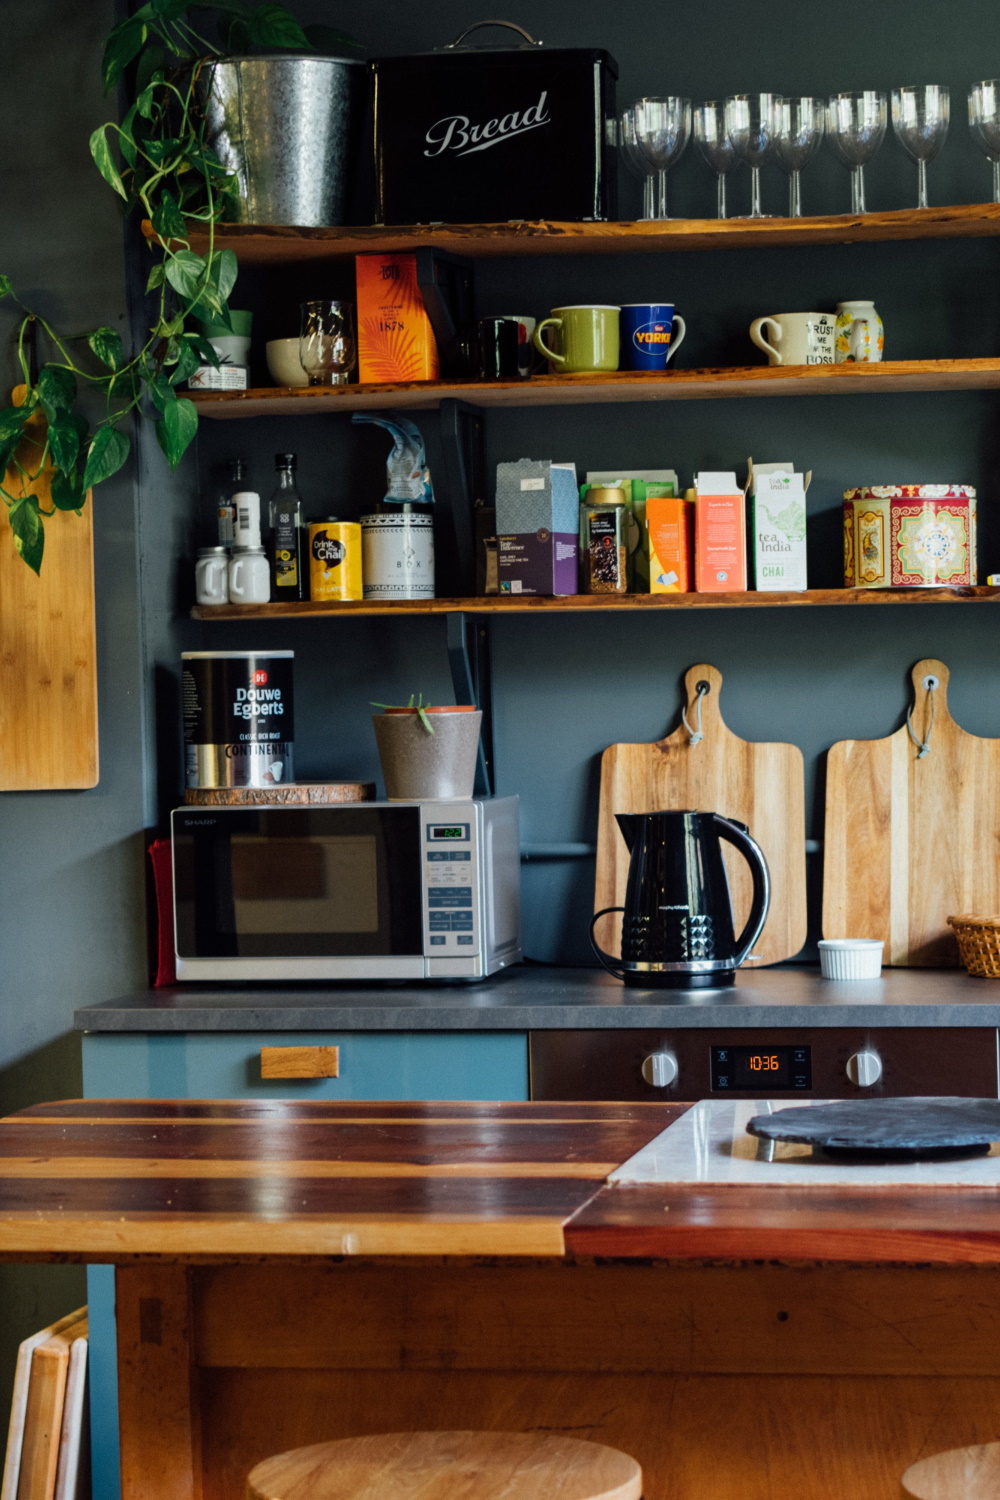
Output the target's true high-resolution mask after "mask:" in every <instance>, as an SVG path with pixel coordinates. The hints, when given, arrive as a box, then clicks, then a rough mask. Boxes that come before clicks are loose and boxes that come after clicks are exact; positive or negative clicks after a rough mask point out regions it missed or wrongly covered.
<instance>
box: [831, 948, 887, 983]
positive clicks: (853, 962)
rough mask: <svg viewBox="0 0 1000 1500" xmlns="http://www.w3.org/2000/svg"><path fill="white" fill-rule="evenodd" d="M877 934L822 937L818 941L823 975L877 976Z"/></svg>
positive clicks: (879, 953) (879, 961)
mask: <svg viewBox="0 0 1000 1500" xmlns="http://www.w3.org/2000/svg"><path fill="white" fill-rule="evenodd" d="M884 946H885V945H884V943H882V942H881V941H880V940H879V939H878V938H824V939H823V940H822V941H821V942H820V944H819V967H820V972H821V973H822V975H823V978H824V979H877V978H878V977H879V975H880V974H881V972H882V949H883V947H884Z"/></svg>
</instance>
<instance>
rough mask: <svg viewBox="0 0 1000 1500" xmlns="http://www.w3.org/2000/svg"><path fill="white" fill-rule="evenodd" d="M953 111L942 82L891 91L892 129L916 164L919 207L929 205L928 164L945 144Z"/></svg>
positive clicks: (949, 97)
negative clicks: (949, 118)
mask: <svg viewBox="0 0 1000 1500" xmlns="http://www.w3.org/2000/svg"><path fill="white" fill-rule="evenodd" d="M950 111H951V96H950V94H949V92H948V90H947V88H943V87H942V86H941V84H939V83H925V84H917V85H914V86H911V87H908V88H902V89H893V91H892V128H893V130H894V131H895V132H896V139H897V140H898V141H899V144H900V145H901V146H902V148H903V150H904V151H905V152H906V154H907V156H911V157H912V158H913V160H914V161H915V162H916V164H917V207H918V208H926V207H927V163H928V162H929V161H932V160H933V158H934V157H935V156H937V154H938V152H939V151H940V150H941V147H942V146H943V145H944V140H945V136H946V135H947V134H948V117H949V114H950Z"/></svg>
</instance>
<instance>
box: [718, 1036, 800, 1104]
mask: <svg viewBox="0 0 1000 1500" xmlns="http://www.w3.org/2000/svg"><path fill="white" fill-rule="evenodd" d="M810 1088H812V1049H811V1048H810V1047H806V1046H801V1047H799V1046H781V1047H771V1046H759V1047H745V1046H739V1047H713V1048H712V1090H713V1092H715V1091H716V1090H718V1091H719V1092H720V1093H729V1092H732V1093H736V1094H740V1093H746V1092H749V1091H751V1090H753V1091H754V1092H757V1091H759V1092H760V1093H779V1094H780V1093H784V1092H786V1091H788V1092H795V1091H797V1090H799V1089H810Z"/></svg>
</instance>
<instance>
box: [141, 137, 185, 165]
mask: <svg viewBox="0 0 1000 1500" xmlns="http://www.w3.org/2000/svg"><path fill="white" fill-rule="evenodd" d="M180 145H181V142H180V137H179V136H176V135H165V136H163V137H162V139H160V140H157V139H156V138H155V137H154V138H153V139H152V140H148V141H144V142H143V147H142V149H143V150H144V151H145V153H146V155H147V156H148V157H149V159H150V161H154V162H157V163H160V162H163V161H164V160H165V159H166V158H167V157H168V156H176V154H177V152H178V151H179V150H180Z"/></svg>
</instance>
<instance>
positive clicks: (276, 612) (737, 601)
mask: <svg viewBox="0 0 1000 1500" xmlns="http://www.w3.org/2000/svg"><path fill="white" fill-rule="evenodd" d="M989 601H992V602H994V603H997V602H1000V588H985V587H981V588H966V587H961V588H926V589H808V590H806V591H805V592H804V593H800V594H771V593H756V592H755V593H746V594H625V595H620V594H567V595H563V596H560V597H559V598H550V597H548V596H547V595H527V596H523V595H522V596H521V597H520V598H512V597H509V596H500V595H497V594H491V595H488V596H487V597H486V598H482V599H478V598H477V599H392V600H381V601H378V602H376V601H374V600H373V601H368V602H361V601H359V602H356V603H355V602H349V603H340V602H338V603H324V602H320V601H316V600H310V599H306V600H303V601H302V602H301V603H295V604H285V603H282V604H215V605H198V606H196V607H195V608H194V609H193V610H192V611H191V613H192V615H193V616H194V618H195V619H196V620H281V619H285V620H302V619H312V618H317V617H322V618H324V619H335V618H339V619H348V618H351V617H353V618H355V619H357V618H358V617H359V616H371V615H453V614H476V615H505V614H506V615H537V614H545V613H561V614H565V613H567V611H568V612H570V613H573V614H588V613H591V612H593V611H599V610H612V611H616V610H636V609H645V610H659V609H667V610H670V609H773V608H774V607H775V606H788V605H792V606H795V607H796V608H801V607H802V606H803V605H808V604H812V605H829V604H838V605H842V604H863V605H869V604H975V603H979V602H983V603H986V602H989Z"/></svg>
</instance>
